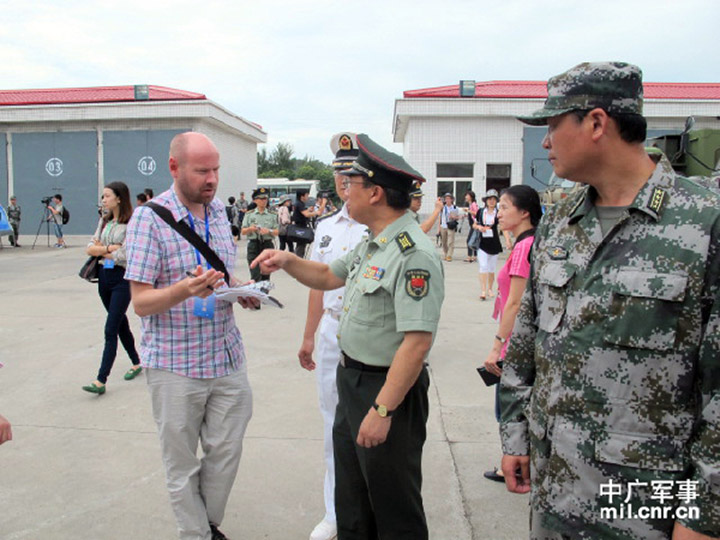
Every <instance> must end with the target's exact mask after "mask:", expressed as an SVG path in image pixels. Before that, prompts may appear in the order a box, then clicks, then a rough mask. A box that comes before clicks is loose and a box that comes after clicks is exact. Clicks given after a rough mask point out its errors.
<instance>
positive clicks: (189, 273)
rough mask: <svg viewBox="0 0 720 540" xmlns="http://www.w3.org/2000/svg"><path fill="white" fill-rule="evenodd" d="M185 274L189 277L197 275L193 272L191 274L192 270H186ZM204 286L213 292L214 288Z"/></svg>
mask: <svg viewBox="0 0 720 540" xmlns="http://www.w3.org/2000/svg"><path fill="white" fill-rule="evenodd" d="M185 275H186V276H187V277H191V278H196V277H198V276H196V275H195V274H193V273H192V272H188V271H186V272H185ZM205 286H206V287H207V288H208V289H210V290H211V291H212V292H215V289H213V288H212V287H211V286H210V285H205Z"/></svg>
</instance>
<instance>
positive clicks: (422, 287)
mask: <svg viewBox="0 0 720 540" xmlns="http://www.w3.org/2000/svg"><path fill="white" fill-rule="evenodd" d="M428 281H430V272H428V271H427V270H421V269H416V270H408V271H407V272H405V292H406V293H407V294H408V296H409V297H410V298H412V299H413V300H417V301H420V300H422V299H423V298H425V297H426V296H427V295H428V291H429V290H430V287H429V286H428Z"/></svg>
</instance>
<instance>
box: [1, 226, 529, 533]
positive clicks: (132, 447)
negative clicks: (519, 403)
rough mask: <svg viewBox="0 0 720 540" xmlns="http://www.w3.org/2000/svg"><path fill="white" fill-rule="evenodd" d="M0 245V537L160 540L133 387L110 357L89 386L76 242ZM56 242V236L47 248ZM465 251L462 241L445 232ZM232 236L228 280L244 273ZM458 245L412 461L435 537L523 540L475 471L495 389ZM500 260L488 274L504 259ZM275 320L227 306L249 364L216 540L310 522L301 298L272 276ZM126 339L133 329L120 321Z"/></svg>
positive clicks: (314, 502)
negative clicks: (243, 428) (98, 383)
mask: <svg viewBox="0 0 720 540" xmlns="http://www.w3.org/2000/svg"><path fill="white" fill-rule="evenodd" d="M32 240H33V237H32V236H21V238H20V242H21V245H22V246H23V247H22V248H20V249H12V248H8V247H7V246H8V242H7V239H6V238H4V239H3V245H4V246H5V249H0V291H1V292H0V299H1V300H0V361H1V362H3V363H4V364H5V367H4V368H2V369H0V414H2V415H4V416H5V417H7V418H8V419H9V420H10V422H11V423H12V425H13V437H14V438H13V440H12V441H11V442H9V443H7V444H4V445H3V446H1V447H0V538H2V539H5V540H17V539H33V540H34V539H53V540H56V539H57V540H60V539H71V538H72V539H76V538H107V539H137V540H143V539H156V538H163V539H172V538H174V537H176V535H175V521H174V517H173V514H172V511H171V509H170V505H169V502H168V497H167V493H166V490H165V479H164V470H163V465H162V462H161V460H160V451H159V445H158V437H157V434H156V431H155V424H154V422H153V419H152V415H151V412H150V401H149V397H148V393H147V389H146V388H145V377H144V376H140V377H138V378H137V379H135V380H134V381H131V382H126V381H124V380H123V377H122V376H123V373H124V372H125V371H126V369H127V368H128V367H129V366H130V362H129V360H128V358H127V356H126V354H125V352H124V351H122V349H121V350H120V352H119V353H118V358H117V361H116V364H115V368H114V371H113V373H112V375H111V377H110V379H109V381H108V385H107V388H108V390H107V393H106V394H105V395H103V396H99V397H98V396H93V395H90V394H87V393H85V392H83V391H82V390H81V389H80V387H81V386H82V385H84V384H88V383H90V382H91V381H92V380H94V378H95V376H96V373H97V369H98V367H99V364H100V356H101V352H102V346H103V337H102V336H103V325H104V322H105V312H104V310H103V307H102V304H101V303H100V299H99V298H98V296H97V291H96V286H95V285H92V284H89V283H87V282H85V281H83V280H81V279H80V278H79V277H78V276H77V272H78V270H79V269H80V266H81V265H82V263H83V262H84V260H85V258H86V257H85V253H84V246H85V243H86V242H87V238H84V237H69V238H68V239H67V240H68V244H69V246H70V247H69V248H68V249H65V250H59V249H52V248H48V247H46V243H45V238H44V236H41V237H40V239H39V240H38V245H37V247H36V248H35V250H31V249H30V246H31V245H32ZM53 240H54V239H53ZM458 244H459V245H462V246H463V248H464V241H463V240H462V239H460V238H458ZM244 247H245V241H243V242H241V244H240V249H239V253H238V261H237V266H236V268H237V269H238V271H237V272H236V275H237V276H238V277H239V278H241V279H242V278H244V279H247V276H248V271H247V265H246V263H245V261H244ZM464 255H465V250H464V249H456V252H455V260H454V261H453V262H452V263H445V268H446V281H445V283H446V297H445V304H444V306H443V314H442V318H441V320H440V328H439V330H438V334H437V339H436V341H435V346H434V348H433V350H432V352H431V355H430V365H431V387H430V404H431V412H430V420H429V426H428V427H429V429H428V440H427V444H426V445H425V454H424V466H423V469H424V486H423V493H424V500H425V507H426V511H427V515H428V521H429V527H430V537H431V538H433V539H437V540H466V539H467V540H471V539H472V540H479V539H486V538H488V539H498V540H499V539H513V540H515V539H521V538H526V537H527V523H528V500H527V496H520V495H513V494H510V493H508V492H507V491H506V490H505V487H504V485H502V484H498V483H494V482H490V481H488V480H485V479H484V478H483V477H482V473H483V471H485V470H488V469H491V468H492V467H493V466H496V465H498V464H499V460H500V443H499V437H498V433H497V424H496V423H495V419H494V415H493V391H492V390H491V389H488V388H487V387H485V386H484V384H483V383H482V381H481V379H480V377H479V376H478V375H477V373H476V372H475V368H476V367H478V366H479V365H480V364H481V363H482V361H483V360H484V356H485V354H486V353H487V351H488V349H489V347H490V345H491V342H492V339H493V336H494V334H495V331H496V323H495V322H494V321H493V320H492V319H491V313H492V303H491V302H481V301H480V300H479V299H478V294H479V286H478V282H477V266H476V265H474V264H468V263H465V262H462V258H463V257H464ZM502 262H503V261H502V260H501V262H500V264H502ZM273 281H274V282H275V284H276V288H275V291H274V295H275V296H276V297H277V298H279V299H280V300H281V301H282V302H284V303H285V305H286V308H285V309H284V310H277V309H272V308H264V309H262V310H261V311H259V312H250V311H245V310H242V309H241V308H240V307H239V306H238V307H237V308H236V310H235V313H236V320H237V324H238V326H239V328H240V329H241V331H242V334H243V338H244V341H245V347H246V351H247V355H248V366H249V368H248V369H249V377H250V382H251V385H252V388H253V393H254V415H253V419H252V420H251V422H250V425H249V428H248V431H247V434H246V437H245V447H244V454H243V458H242V461H241V463H240V471H239V474H238V477H237V479H236V481H235V486H234V489H233V492H232V494H231V497H230V501H229V504H228V507H227V513H226V516H225V520H224V521H223V523H222V530H223V531H224V532H225V533H226V534H227V535H228V537H230V538H232V539H236V540H237V539H246V540H259V539H266V538H267V539H273V540H294V539H298V540H304V539H306V538H307V537H308V534H309V532H310V531H311V530H312V528H313V526H314V525H315V524H316V523H317V522H318V521H319V520H320V519H321V518H322V516H323V512H324V509H323V502H322V479H323V458H322V440H321V434H322V426H321V419H320V414H319V411H318V407H317V397H316V391H315V378H314V375H313V374H311V373H308V372H307V371H305V370H303V369H301V368H300V366H299V364H298V361H297V349H298V347H299V345H300V339H301V335H302V330H303V327H304V320H305V307H306V297H307V290H306V289H305V288H304V287H302V286H301V285H299V284H298V283H297V282H296V281H294V280H293V279H291V278H289V277H288V276H287V275H285V274H283V273H279V274H277V275H276V276H275V277H273ZM129 317H130V321H131V325H132V328H133V331H134V332H135V336H136V339H138V338H139V336H140V324H139V323H140V321H139V319H138V317H137V316H136V315H135V314H134V313H131V310H130V312H129Z"/></svg>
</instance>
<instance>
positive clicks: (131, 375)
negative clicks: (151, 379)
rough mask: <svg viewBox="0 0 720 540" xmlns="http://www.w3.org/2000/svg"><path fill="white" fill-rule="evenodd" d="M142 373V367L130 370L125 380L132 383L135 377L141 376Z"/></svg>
mask: <svg viewBox="0 0 720 540" xmlns="http://www.w3.org/2000/svg"><path fill="white" fill-rule="evenodd" d="M141 371H142V367H140V366H138V367H137V368H130V369H128V370H127V373H125V380H126V381H132V380H133V379H134V378H135V377H137V376H138V375H140V372H141Z"/></svg>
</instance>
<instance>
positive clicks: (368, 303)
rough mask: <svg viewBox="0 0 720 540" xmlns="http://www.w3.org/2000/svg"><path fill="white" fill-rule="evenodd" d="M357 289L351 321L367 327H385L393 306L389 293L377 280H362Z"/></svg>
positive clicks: (351, 311)
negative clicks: (389, 311)
mask: <svg viewBox="0 0 720 540" xmlns="http://www.w3.org/2000/svg"><path fill="white" fill-rule="evenodd" d="M355 287H356V295H357V296H356V300H355V302H354V305H353V306H352V308H351V310H350V319H351V320H352V321H353V322H355V323H357V324H362V325H365V326H383V325H384V324H385V318H386V315H387V311H388V310H389V308H390V306H391V302H390V297H389V295H388V293H387V291H386V290H385V289H383V288H382V286H381V284H380V282H379V281H375V280H361V281H360V282H359V283H358V284H357V285H356V286H355Z"/></svg>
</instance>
